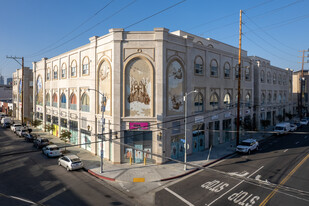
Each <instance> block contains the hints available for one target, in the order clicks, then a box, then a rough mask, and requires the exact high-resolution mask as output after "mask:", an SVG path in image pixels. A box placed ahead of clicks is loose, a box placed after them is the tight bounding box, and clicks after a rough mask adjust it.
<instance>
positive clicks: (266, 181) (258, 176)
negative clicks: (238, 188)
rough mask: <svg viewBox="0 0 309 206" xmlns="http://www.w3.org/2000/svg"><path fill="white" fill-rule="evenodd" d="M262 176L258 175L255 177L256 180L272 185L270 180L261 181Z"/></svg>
mask: <svg viewBox="0 0 309 206" xmlns="http://www.w3.org/2000/svg"><path fill="white" fill-rule="evenodd" d="M261 177H262V176H261V175H257V176H256V177H255V180H257V181H259V182H263V183H264V184H270V182H268V180H267V179H266V180H261Z"/></svg>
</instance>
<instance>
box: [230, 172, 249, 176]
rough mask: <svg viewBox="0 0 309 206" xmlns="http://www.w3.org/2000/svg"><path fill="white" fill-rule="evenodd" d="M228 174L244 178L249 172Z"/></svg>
mask: <svg viewBox="0 0 309 206" xmlns="http://www.w3.org/2000/svg"><path fill="white" fill-rule="evenodd" d="M228 174H229V175H234V176H238V177H245V176H247V175H248V174H249V172H247V171H242V172H241V173H239V172H229V173H228Z"/></svg>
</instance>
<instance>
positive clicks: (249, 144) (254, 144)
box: [236, 139, 259, 154]
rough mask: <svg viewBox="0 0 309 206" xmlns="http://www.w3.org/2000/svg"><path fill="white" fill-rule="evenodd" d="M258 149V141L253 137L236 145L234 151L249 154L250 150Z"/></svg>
mask: <svg viewBox="0 0 309 206" xmlns="http://www.w3.org/2000/svg"><path fill="white" fill-rule="evenodd" d="M254 150H259V142H258V141H256V140H255V139H246V140H243V141H242V142H241V143H240V144H239V145H238V146H237V147H236V152H241V153H248V154H251V152H252V151H254Z"/></svg>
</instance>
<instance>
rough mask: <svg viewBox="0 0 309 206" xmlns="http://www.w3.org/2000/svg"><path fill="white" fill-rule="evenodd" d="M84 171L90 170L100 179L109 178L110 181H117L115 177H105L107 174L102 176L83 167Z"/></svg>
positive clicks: (90, 172) (91, 172)
mask: <svg viewBox="0 0 309 206" xmlns="http://www.w3.org/2000/svg"><path fill="white" fill-rule="evenodd" d="M83 170H84V171H86V172H88V173H89V174H91V175H93V176H95V177H96V178H99V179H104V180H109V181H112V182H115V181H116V179H114V178H110V177H105V176H102V175H99V174H97V173H95V172H93V171H91V170H90V169H86V168H83Z"/></svg>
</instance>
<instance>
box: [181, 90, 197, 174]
mask: <svg viewBox="0 0 309 206" xmlns="http://www.w3.org/2000/svg"><path fill="white" fill-rule="evenodd" d="M196 92H198V91H197V90H194V91H191V92H189V93H187V92H186V93H185V96H184V97H183V101H184V102H185V157H184V163H185V164H184V170H187V106H188V101H187V98H188V95H189V94H192V93H196Z"/></svg>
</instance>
